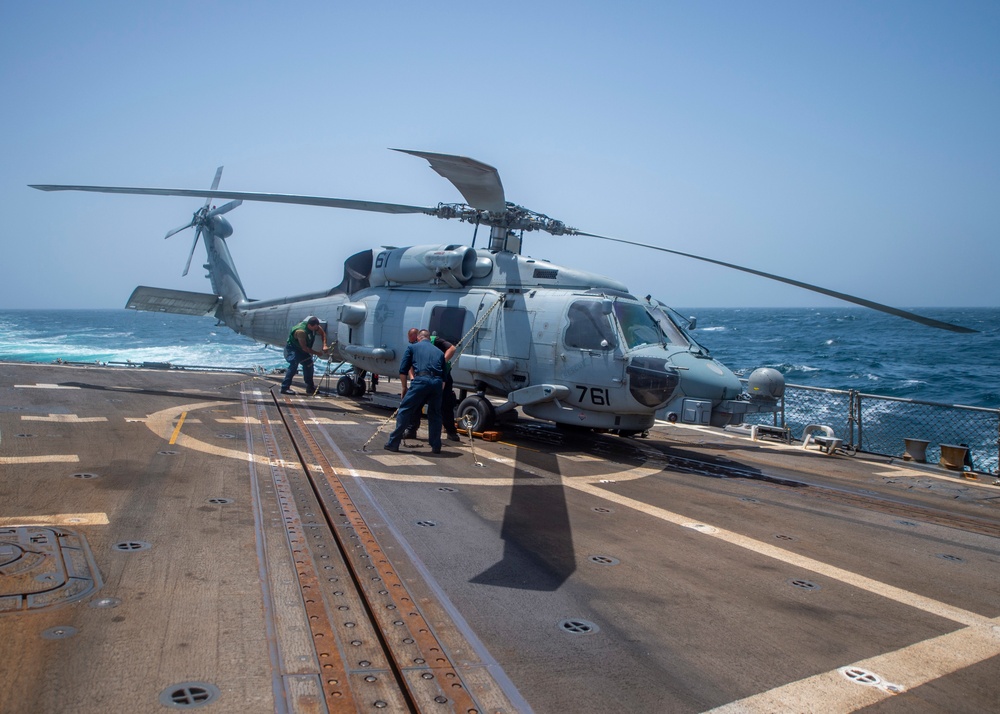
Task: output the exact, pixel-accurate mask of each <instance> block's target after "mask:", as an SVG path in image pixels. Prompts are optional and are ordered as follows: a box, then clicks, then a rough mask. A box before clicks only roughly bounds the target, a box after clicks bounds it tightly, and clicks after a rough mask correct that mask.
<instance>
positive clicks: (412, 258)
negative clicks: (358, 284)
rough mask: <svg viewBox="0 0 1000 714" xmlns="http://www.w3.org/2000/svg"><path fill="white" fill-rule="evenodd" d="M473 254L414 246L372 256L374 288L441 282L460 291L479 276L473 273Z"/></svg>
mask: <svg viewBox="0 0 1000 714" xmlns="http://www.w3.org/2000/svg"><path fill="white" fill-rule="evenodd" d="M477 258H478V256H477V255H476V251H475V250H473V249H472V248H470V247H468V246H464V245H416V246H413V247H410V248H394V249H391V250H383V251H382V252H380V253H379V254H378V255H376V256H375V267H374V269H373V270H372V275H371V283H372V285H373V286H380V285H388V284H389V283H402V284H413V283H427V282H430V281H432V280H443V281H444V282H445V283H447V284H448V285H450V286H451V287H460V286H461V285H463V284H464V283H466V282H468V281H469V280H471V279H472V277H473V275H474V274H476V273H478V272H481V271H479V270H477V269H476V261H477Z"/></svg>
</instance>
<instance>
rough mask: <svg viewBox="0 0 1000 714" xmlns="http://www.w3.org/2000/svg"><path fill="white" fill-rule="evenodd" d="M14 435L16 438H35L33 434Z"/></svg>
mask: <svg viewBox="0 0 1000 714" xmlns="http://www.w3.org/2000/svg"><path fill="white" fill-rule="evenodd" d="M15 436H17V438H19V439H34V438H35V435H34V434H15Z"/></svg>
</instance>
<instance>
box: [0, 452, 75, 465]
mask: <svg viewBox="0 0 1000 714" xmlns="http://www.w3.org/2000/svg"><path fill="white" fill-rule="evenodd" d="M79 461H80V457H79V456H77V455H76V454H50V455H48V456H0V464H75V463H77V462H79Z"/></svg>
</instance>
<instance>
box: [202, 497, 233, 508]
mask: <svg viewBox="0 0 1000 714" xmlns="http://www.w3.org/2000/svg"><path fill="white" fill-rule="evenodd" d="M207 502H208V503H214V504H215V505H217V506H222V505H225V504H227V503H233V499H231V498H221V497H216V498H209V499H207Z"/></svg>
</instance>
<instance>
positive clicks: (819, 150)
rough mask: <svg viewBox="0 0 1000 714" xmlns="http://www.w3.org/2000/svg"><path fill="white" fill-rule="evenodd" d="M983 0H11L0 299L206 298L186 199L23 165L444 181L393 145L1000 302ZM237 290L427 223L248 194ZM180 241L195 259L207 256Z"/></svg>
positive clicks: (524, 187)
mask: <svg viewBox="0 0 1000 714" xmlns="http://www.w3.org/2000/svg"><path fill="white" fill-rule="evenodd" d="M998 38H1000V3H997V2H995V1H990V2H920V1H918V0H906V1H905V2H867V1H866V2H838V3H803V2H753V3H749V2H693V1H692V2H683V3H678V2H666V1H664V0H657V1H655V2H623V3H610V2H606V1H605V2H588V1H583V2H576V3H568V2H567V3H545V2H537V1H535V2H521V1H520V0H514V1H511V2H505V3H475V2H435V1H434V0H429V1H425V2H420V3H416V2H394V1H389V2H379V3H360V2H357V3H339V2H338V3H333V2H300V3H282V4H279V3H262V2H239V3H236V2H169V3H155V4H150V3H135V2H102V1H100V0H98V1H96V2H87V3H77V2H37V3H21V2H14V1H13V0H6V1H5V2H2V3H0V90H2V93H0V97H2V109H0V146H2V153H0V184H2V185H0V213H2V216H3V222H2V224H0V225H2V227H0V231H2V233H0V241H2V248H3V249H2V253H0V308H32V307H38V308H68V307H122V306H124V303H125V300H126V298H127V297H128V296H129V294H130V293H131V291H132V289H133V288H134V287H135V286H136V285H139V284H143V285H153V286H160V287H173V288H180V289H186V290H194V291H207V290H209V285H208V282H207V281H206V280H204V278H203V277H202V275H203V271H202V270H200V269H199V268H197V267H195V268H193V269H192V271H191V273H190V274H189V275H188V276H187V277H186V278H181V270H182V269H183V267H184V260H185V258H186V255H187V251H188V250H189V248H190V241H191V239H192V237H193V236H192V235H191V232H190V231H188V232H186V233H184V234H181V235H179V236H177V237H175V238H172V239H171V240H169V241H164V240H163V235H164V234H165V233H166V231H167V230H169V229H171V228H173V227H176V226H179V225H182V224H183V223H185V222H186V221H187V220H189V218H190V215H191V213H192V212H193V211H194V210H195V209H197V208H198V207H199V206H200V204H201V202H200V201H199V200H197V199H183V198H158V197H132V196H105V195H97V194H70V193H59V194H46V193H41V192H38V191H34V190H32V189H29V188H27V184H29V183H92V184H110V185H138V186H165V187H191V188H207V187H208V186H209V184H210V182H211V180H212V177H213V175H214V172H215V168H216V167H217V166H219V165H223V164H224V165H225V167H226V168H225V172H224V174H223V178H222V188H228V189H232V190H246V191H273V192H283V193H307V194H313V195H324V196H336V197H342V198H356V199H368V200H375V201H386V202H398V203H406V204H416V205H434V204H436V203H437V202H439V201H445V202H453V201H459V200H461V197H460V196H459V194H458V193H457V192H456V191H455V190H454V188H453V187H452V186H451V185H450V184H449V183H448V182H447V181H445V180H444V179H442V178H440V177H439V176H438V175H437V174H435V173H434V172H432V171H431V170H430V169H429V168H428V167H427V165H426V164H425V163H424V162H423V161H422V160H420V159H417V158H413V157H409V156H406V155H403V154H398V153H395V152H390V151H387V150H386V149H387V147H401V148H410V149H419V150H425V151H435V152H443V153H454V154H461V155H466V156H471V157H474V158H477V159H479V160H481V161H485V162H486V163H489V164H492V165H494V166H496V167H497V168H498V169H499V171H500V175H501V177H502V180H503V183H504V187H505V189H506V192H507V199H508V200H512V201H515V202H517V203H520V204H522V205H524V206H527V207H528V208H531V209H533V210H536V211H540V212H543V213H546V214H548V215H550V216H552V217H554V218H558V219H561V220H563V221H565V222H567V223H568V224H570V225H573V226H576V227H578V228H581V229H583V230H587V231H591V232H594V233H600V234H604V235H611V236H617V237H621V238H625V239H629V240H636V241H642V242H648V243H656V244H659V245H663V246H665V247H670V248H675V249H678V250H683V251H687V252H692V253H697V254H701V255H705V256H708V257H712V258H717V259H720V260H725V261H729V262H734V263H739V264H743V265H748V266H750V267H754V268H758V269H761V270H765V271H769V272H774V273H778V274H781V275H786V276H789V277H793V278H797V279H800V280H804V281H806V282H811V283H816V284H819V285H823V286H825V287H829V288H833V289H836V290H840V291H843V292H848V293H854V294H859V295H862V296H864V297H867V298H870V299H873V300H876V301H879V302H884V303H888V304H891V305H895V306H900V307H918V306H998V305H1000V278H998V270H1000V235H998V233H1000V40H998ZM229 218H230V220H231V221H232V223H233V225H234V227H235V230H236V232H235V235H234V236H233V237H232V238H230V240H229V243H230V247H231V251H232V253H233V255H234V257H235V258H236V261H237V266H238V268H239V270H240V273H241V275H242V277H243V281H244V284H245V285H246V286H247V289H248V292H249V293H250V294H251V296H252V297H256V298H269V297H278V296H281V295H288V294H294V293H297V292H305V291H312V290H317V289H321V288H323V287H328V286H331V285H334V284H336V283H338V282H339V281H340V279H341V275H342V263H343V259H344V258H345V257H347V256H348V255H350V254H351V253H354V252H356V251H358V250H361V249H364V248H367V247H373V246H378V245H380V244H393V245H409V244H417V243H437V242H447V243H452V242H468V241H469V240H471V230H470V229H469V227H468V226H465V225H457V224H451V223H445V222H442V221H439V220H437V219H434V218H428V217H423V216H392V215H381V214H369V213H358V212H352V211H342V210H335V209H323V208H306V207H295V206H275V205H265V204H248V203H245V204H244V205H243V206H242V207H240V208H239V209H237V210H236V211H234V212H233V213H231V214H229ZM199 252H200V255H198V256H196V259H195V262H194V265H195V266H198V265H200V263H201V262H202V261H203V258H204V254H203V253H201V251H200V249H199ZM524 252H525V253H528V254H531V255H534V256H535V257H537V258H545V259H549V260H552V261H553V262H556V263H559V264H564V265H568V266H573V267H578V268H582V269H587V270H592V271H595V272H599V273H603V274H606V275H609V276H611V277H614V278H617V279H619V280H621V281H623V282H625V283H626V284H628V285H629V286H630V287H631V289H632V290H633V292H635V293H637V294H640V295H643V294H646V293H653V294H654V295H656V296H658V297H660V298H661V299H663V300H665V301H666V302H668V303H671V304H675V305H684V306H706V307H712V306H720V307H729V306H813V305H835V304H838V303H836V302H835V301H833V300H831V299H828V298H825V297H822V296H819V295H815V294H813V293H809V292H805V291H802V290H799V289H796V288H793V287H790V286H785V285H781V284H778V283H772V282H770V281H766V280H763V279H761V278H757V277H753V276H749V275H744V274H741V273H738V272H734V271H729V270H726V269H724V268H721V267H716V266H711V265H707V264H702V263H699V262H697V261H691V260H688V259H685V258H680V257H673V256H668V255H665V254H660V253H653V252H650V251H645V250H643V249H641V248H633V247H629V246H622V245H616V244H610V243H604V242H601V241H597V240H594V239H584V238H568V237H561V238H556V237H549V236H539V235H534V234H532V235H529V236H527V237H526V245H525V249H524Z"/></svg>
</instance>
